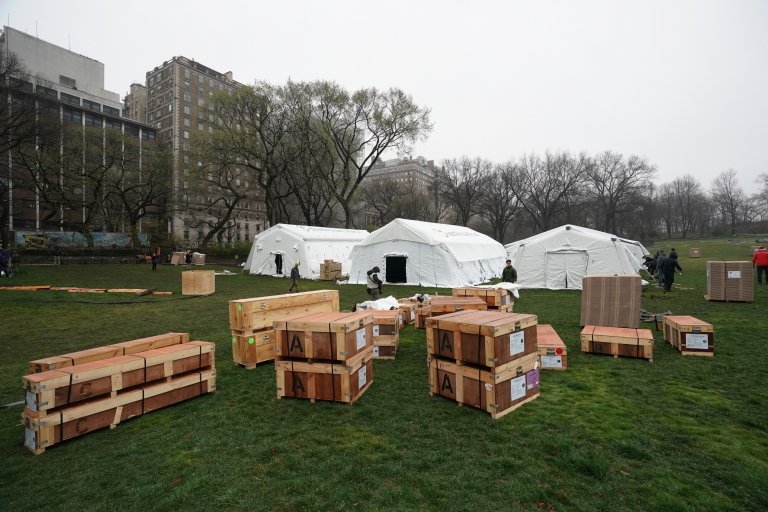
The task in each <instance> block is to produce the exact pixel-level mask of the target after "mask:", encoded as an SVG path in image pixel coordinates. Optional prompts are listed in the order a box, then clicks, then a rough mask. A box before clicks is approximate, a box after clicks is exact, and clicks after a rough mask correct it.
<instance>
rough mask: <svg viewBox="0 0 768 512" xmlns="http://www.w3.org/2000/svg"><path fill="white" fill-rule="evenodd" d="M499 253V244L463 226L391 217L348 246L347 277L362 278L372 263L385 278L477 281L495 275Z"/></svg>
mask: <svg viewBox="0 0 768 512" xmlns="http://www.w3.org/2000/svg"><path fill="white" fill-rule="evenodd" d="M505 259H506V252H505V251H504V246H503V245H501V244H500V243H498V242H497V241H495V240H493V239H492V238H490V237H488V236H486V235H483V234H482V233H478V232H477V231H474V230H472V229H469V228H467V227H463V226H453V225H448V224H433V223H431V222H421V221H416V220H407V219H395V220H393V221H392V222H390V223H389V224H387V225H386V226H384V227H382V228H380V229H378V230H376V231H374V232H373V233H371V234H370V235H369V236H368V237H367V238H366V239H365V240H363V241H362V242H360V244H358V245H357V246H356V247H355V248H354V249H353V250H352V256H351V260H352V268H351V270H350V272H349V282H350V283H351V284H365V283H366V279H367V274H366V272H367V271H368V270H369V269H371V268H373V267H376V266H378V267H379V268H380V269H381V273H380V274H379V277H380V278H381V280H382V281H384V282H385V283H390V284H394V283H396V284H411V285H421V286H438V287H446V288H451V287H456V286H465V285H470V284H479V283H482V282H485V281H487V280H489V279H491V278H492V277H498V276H499V275H501V271H502V269H503V268H504V260H505Z"/></svg>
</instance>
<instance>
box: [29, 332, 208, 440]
mask: <svg viewBox="0 0 768 512" xmlns="http://www.w3.org/2000/svg"><path fill="white" fill-rule="evenodd" d="M214 350H215V344H214V343H209V342H206V341H191V342H190V341H189V335H188V334H186V333H168V334H164V335H159V336H152V337H150V338H142V339H139V340H131V341H128V342H124V343H116V344H114V345H109V346H105V347H96V348H93V349H90V350H83V351H80V352H72V353H69V354H62V355H60V356H54V357H49V358H45V359H38V360H36V361H31V362H30V365H29V367H30V369H33V371H32V373H30V374H29V375H25V376H24V377H22V386H23V388H24V390H25V392H26V399H25V404H26V407H25V409H24V411H23V412H22V414H21V420H22V423H23V425H24V429H25V432H24V445H25V446H26V447H27V448H28V449H29V450H30V451H32V452H33V453H35V454H36V455H39V454H41V453H43V452H44V451H45V450H46V449H47V448H50V447H51V446H54V445H56V444H59V443H61V442H63V441H66V440H69V439H72V438H74V437H77V436H80V435H83V434H87V433H89V432H92V431H94V430H97V429H100V428H104V427H110V428H114V427H115V426H117V425H118V424H119V423H121V422H122V421H125V420H128V419H130V418H133V417H135V416H140V415H142V414H146V413H148V412H151V411H154V410H156V409H160V408H162V407H166V406H168V405H172V404H175V403H178V402H181V401H183V400H187V399H189V398H193V397H196V396H199V395H202V394H206V393H212V392H213V391H215V389H216V370H215V357H214Z"/></svg>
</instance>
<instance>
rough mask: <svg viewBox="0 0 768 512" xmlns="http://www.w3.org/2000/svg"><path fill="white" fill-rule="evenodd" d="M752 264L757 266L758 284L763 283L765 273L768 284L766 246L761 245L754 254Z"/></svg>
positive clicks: (767, 283) (767, 252)
mask: <svg viewBox="0 0 768 512" xmlns="http://www.w3.org/2000/svg"><path fill="white" fill-rule="evenodd" d="M752 266H753V267H755V268H757V284H763V274H765V284H766V285H768V251H766V250H765V247H764V246H762V245H761V246H760V248H759V249H758V250H756V251H755V253H754V254H753V255H752Z"/></svg>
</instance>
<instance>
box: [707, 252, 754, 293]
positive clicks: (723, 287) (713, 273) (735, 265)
mask: <svg viewBox="0 0 768 512" xmlns="http://www.w3.org/2000/svg"><path fill="white" fill-rule="evenodd" d="M705 298H706V299H707V300H715V301H726V302H752V301H753V300H754V283H753V279H752V262H751V261H708V262H707V295H706V297H705Z"/></svg>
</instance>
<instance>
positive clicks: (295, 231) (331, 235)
mask: <svg viewBox="0 0 768 512" xmlns="http://www.w3.org/2000/svg"><path fill="white" fill-rule="evenodd" d="M277 231H282V232H285V233H288V234H291V235H293V236H294V237H295V238H300V239H302V240H304V241H306V242H313V241H314V242H316V241H339V242H348V241H354V242H358V241H360V240H363V239H364V238H365V237H366V236H368V234H369V233H368V232H367V231H365V230H364V229H342V228H324V227H319V226H299V225H296V224H275V225H274V226H272V227H271V228H269V229H267V230H265V231H262V232H261V233H259V234H258V235H256V237H255V238H254V241H257V240H259V239H262V238H265V237H267V236H269V235H271V234H273V233H275V232H277Z"/></svg>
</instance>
